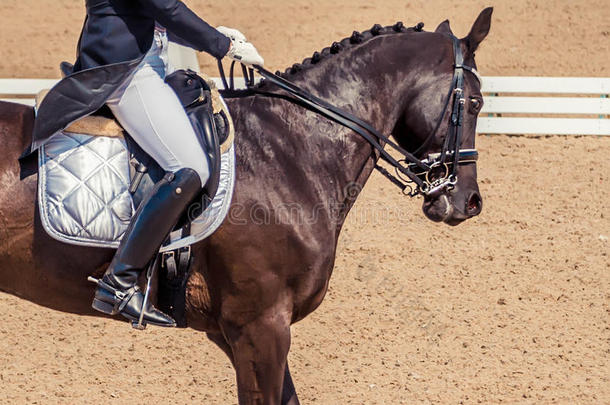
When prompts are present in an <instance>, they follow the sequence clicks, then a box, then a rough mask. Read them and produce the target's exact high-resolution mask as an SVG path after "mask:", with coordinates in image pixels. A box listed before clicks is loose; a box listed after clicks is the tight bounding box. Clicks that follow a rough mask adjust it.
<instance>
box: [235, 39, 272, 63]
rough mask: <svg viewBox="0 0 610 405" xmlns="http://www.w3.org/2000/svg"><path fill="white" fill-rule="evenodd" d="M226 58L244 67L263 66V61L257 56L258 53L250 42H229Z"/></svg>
mask: <svg viewBox="0 0 610 405" xmlns="http://www.w3.org/2000/svg"><path fill="white" fill-rule="evenodd" d="M227 56H228V57H229V58H231V59H233V60H235V61H237V62H240V63H243V64H244V65H246V66H252V65H259V66H264V64H265V60H264V59H263V57H262V56H260V55H259V53H258V51H257V50H256V48H255V47H254V45H252V44H251V43H250V42H246V41H240V40H235V41H232V42H231V49H229V52H228V53H227Z"/></svg>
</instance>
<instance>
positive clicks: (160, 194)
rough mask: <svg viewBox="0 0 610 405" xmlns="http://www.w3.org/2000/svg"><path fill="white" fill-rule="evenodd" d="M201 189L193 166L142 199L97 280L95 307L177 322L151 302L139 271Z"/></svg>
mask: <svg viewBox="0 0 610 405" xmlns="http://www.w3.org/2000/svg"><path fill="white" fill-rule="evenodd" d="M200 190H201V180H200V178H199V175H198V174H197V173H196V172H195V171H194V170H191V169H182V170H179V171H178V172H176V173H168V174H167V175H166V176H165V177H164V178H163V179H162V180H160V181H159V182H158V183H157V184H155V186H154V187H153V189H152V190H151V192H150V194H148V196H147V197H146V198H145V199H144V201H142V203H141V204H140V207H139V208H138V210H137V211H136V213H135V215H134V217H133V218H132V220H131V224H130V225H129V228H127V231H126V232H125V235H124V236H123V239H122V240H121V244H120V246H119V249H118V250H117V252H116V254H115V255H114V258H113V259H112V262H111V263H110V267H109V268H108V270H106V273H105V274H104V277H102V279H101V280H100V281H98V287H97V289H96V291H95V298H94V299H93V305H92V307H93V309H96V310H98V311H100V312H103V313H105V314H109V315H116V314H118V313H120V314H121V315H123V316H124V317H125V318H127V319H129V320H131V321H135V322H137V321H138V320H139V319H140V314H141V312H142V311H144V318H143V323H144V324H151V325H157V326H170V327H171V326H176V322H175V321H174V320H173V319H172V318H171V317H170V316H168V315H166V314H164V313H163V312H161V311H159V310H157V309H156V308H155V307H154V306H152V305H151V304H150V303H147V305H146V307H145V308H142V306H143V304H144V294H142V291H140V288H139V287H138V285H137V282H138V276H139V274H140V272H141V271H142V270H143V269H144V267H146V265H147V264H148V263H149V262H150V260H151V259H152V258H153V257H154V255H155V254H157V252H158V251H159V247H160V246H161V244H162V243H163V241H164V240H165V239H166V238H167V235H168V234H169V233H170V232H171V231H172V229H173V227H174V226H176V223H177V222H178V219H179V218H180V216H181V215H182V214H183V213H184V211H185V209H186V208H187V207H188V205H189V204H190V203H191V202H192V201H193V199H194V198H195V197H196V195H197V193H199V191H200Z"/></svg>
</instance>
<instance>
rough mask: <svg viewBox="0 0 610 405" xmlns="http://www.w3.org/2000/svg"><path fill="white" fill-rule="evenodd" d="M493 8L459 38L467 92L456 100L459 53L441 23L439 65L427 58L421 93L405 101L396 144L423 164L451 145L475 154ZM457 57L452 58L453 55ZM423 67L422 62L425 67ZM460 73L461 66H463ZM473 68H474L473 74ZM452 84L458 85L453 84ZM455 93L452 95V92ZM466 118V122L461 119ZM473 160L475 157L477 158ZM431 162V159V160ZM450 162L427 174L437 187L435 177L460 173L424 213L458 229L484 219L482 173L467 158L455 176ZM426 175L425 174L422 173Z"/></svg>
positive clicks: (427, 198) (427, 202)
mask: <svg viewBox="0 0 610 405" xmlns="http://www.w3.org/2000/svg"><path fill="white" fill-rule="evenodd" d="M492 11H493V9H492V8H488V9H485V10H483V11H482V12H481V14H480V15H479V17H478V18H477V20H476V22H475V23H474V25H473V26H472V29H471V30H470V33H469V34H468V36H466V37H465V38H462V39H460V40H457V39H455V43H456V45H455V46H459V47H460V48H461V50H460V51H458V52H460V53H461V55H462V56H463V63H462V64H463V66H465V67H466V68H465V69H464V70H463V71H462V72H461V74H462V75H463V85H462V86H461V87H462V89H463V93H462V94H461V96H460V95H456V91H455V90H456V86H455V79H456V66H455V65H456V62H455V61H456V58H457V57H458V56H457V55H455V53H456V49H457V48H455V49H454V46H453V45H452V41H454V38H455V37H454V35H453V32H452V31H451V28H450V26H449V21H448V20H447V21H445V22H443V23H441V24H440V25H439V26H438V28H437V29H436V31H435V32H434V33H425V34H426V35H436V36H440V37H441V38H440V39H439V40H438V41H435V42H434V43H440V44H441V45H442V47H443V48H442V49H443V50H442V52H441V53H440V55H439V52H438V49H434V50H431V52H432V53H431V55H436V59H434V57H432V56H431V57H432V61H433V63H434V66H433V67H432V69H431V68H430V58H425V59H427V61H426V62H425V63H426V64H423V65H422V67H421V72H422V74H421V78H420V79H419V81H420V82H422V83H424V85H421V86H418V88H417V91H415V92H412V93H411V95H410V97H409V98H408V99H407V100H405V102H404V103H405V106H404V110H403V111H402V114H401V116H400V118H399V120H398V122H397V124H396V126H395V128H394V130H393V132H392V134H393V136H394V138H395V139H396V140H397V142H398V143H399V144H400V145H401V146H402V147H404V148H405V149H407V150H408V151H410V152H412V153H413V154H414V155H415V156H417V157H418V158H420V159H425V158H427V157H429V156H433V155H435V154H438V153H439V152H440V151H441V150H443V149H444V148H445V149H447V145H449V147H448V149H449V152H452V151H453V150H455V149H458V150H467V151H471V152H474V150H475V130H476V123H477V116H478V114H479V112H480V111H481V107H482V106H483V97H482V95H481V79H480V77H479V75H478V73H477V72H476V63H475V60H474V59H475V51H476V49H477V48H478V46H479V44H480V43H481V42H482V41H483V40H484V39H485V37H486V36H487V34H488V33H489V29H490V24H491V14H492ZM452 53H453V55H452ZM422 63H423V62H422ZM458 68H459V66H458ZM470 68H473V69H472V70H470ZM450 83H454V84H453V85H451V84H450ZM449 90H450V92H449V93H448V91H449ZM460 101H461V102H462V103H463V104H462V106H461V108H462V112H461V114H459V115H458V116H456V111H457V110H456V108H458V107H460V106H459V105H457V104H456V103H460ZM460 116H461V118H460ZM455 119H458V120H460V121H461V123H460V125H461V127H462V129H461V135H460V137H459V138H460V139H459V141H458V142H459V144H458V145H457V146H454V147H453V148H452V147H451V142H453V140H451V139H448V137H450V136H452V131H454V130H455V129H454V128H452V120H455ZM473 155H474V154H473ZM430 161H432V159H430ZM447 162H448V163H447V165H445V163H443V164H442V165H441V164H438V162H437V164H436V167H435V169H434V170H432V171H430V172H429V173H427V176H428V180H429V182H431V183H433V182H434V180H435V177H440V176H449V175H450V173H454V174H455V178H454V179H453V181H452V182H451V183H453V184H450V186H449V187H442V188H439V190H438V191H437V192H434V193H429V194H425V195H424V203H423V211H424V213H425V215H426V216H427V217H428V218H429V219H431V220H432V221H435V222H445V223H447V224H449V225H457V224H459V223H461V222H462V221H464V220H466V219H468V218H471V217H474V216H476V215H478V214H480V212H481V209H482V203H483V200H482V198H481V194H480V192H479V187H478V184H477V168H476V160H475V159H471V160H468V159H463V160H462V161H461V162H460V164H458V165H456V171H455V172H453V168H452V167H451V166H452V163H451V159H450V158H449V159H447ZM422 175H424V174H422Z"/></svg>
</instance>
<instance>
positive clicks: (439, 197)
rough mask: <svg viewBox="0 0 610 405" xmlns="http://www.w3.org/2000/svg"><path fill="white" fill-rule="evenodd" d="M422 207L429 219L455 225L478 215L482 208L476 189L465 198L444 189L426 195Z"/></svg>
mask: <svg viewBox="0 0 610 405" xmlns="http://www.w3.org/2000/svg"><path fill="white" fill-rule="evenodd" d="M456 197H457V198H456ZM459 201H463V202H462V203H460V202H459ZM422 208H423V211H424V214H425V215H426V217H428V219H430V220H431V221H434V222H444V223H446V224H448V225H451V226H456V225H459V224H461V223H462V222H464V221H465V220H467V219H469V218H472V217H475V216H477V215H479V214H480V213H481V211H482V209H483V200H482V198H481V195H480V194H479V192H478V191H472V192H470V193H469V194H468V198H466V199H463V198H460V196H454V195H452V194H451V193H450V192H446V191H445V192H439V193H436V194H435V195H430V196H426V198H424V204H423V207H422Z"/></svg>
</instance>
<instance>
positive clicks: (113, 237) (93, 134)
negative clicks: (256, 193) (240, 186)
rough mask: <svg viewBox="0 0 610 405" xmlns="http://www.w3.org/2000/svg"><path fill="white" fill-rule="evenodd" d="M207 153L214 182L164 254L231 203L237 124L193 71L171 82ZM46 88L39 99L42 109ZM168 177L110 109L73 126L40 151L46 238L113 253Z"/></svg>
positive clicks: (209, 229)
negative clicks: (147, 199)
mask: <svg viewBox="0 0 610 405" xmlns="http://www.w3.org/2000/svg"><path fill="white" fill-rule="evenodd" d="M166 82H167V83H168V84H169V85H170V86H171V87H172V88H173V89H174V91H175V92H176V94H177V95H178V98H179V99H180V101H181V102H182V104H183V106H184V107H185V110H186V112H187V115H188V117H189V119H190V121H191V124H192V125H193V128H194V129H195V132H196V134H197V135H198V138H199V141H200V143H201V145H202V147H203V150H204V151H206V158H207V159H208V163H209V167H210V178H209V180H208V182H207V183H206V184H205V187H204V189H203V190H202V194H201V196H200V198H198V199H196V202H195V203H194V204H193V206H192V207H191V208H190V209H189V210H188V212H189V215H188V217H186V215H185V218H183V220H181V221H179V223H178V225H177V227H176V229H175V230H174V231H173V232H172V233H171V234H170V236H169V238H168V241H167V243H166V244H165V246H163V247H162V249H161V252H173V251H175V250H177V249H185V248H188V247H189V246H190V245H191V244H193V243H195V242H197V241H199V240H202V239H204V238H206V237H208V236H209V235H210V234H211V233H213V232H214V231H215V230H216V229H217V228H218V227H219V226H220V224H221V223H222V221H223V220H224V217H225V216H226V213H227V212H228V208H229V204H230V201H231V198H232V193H233V185H234V171H235V170H234V168H235V154H234V150H233V139H234V127H233V122H232V119H231V116H230V113H229V110H228V107H227V105H226V104H225V103H224V100H223V99H222V97H221V96H220V93H219V92H218V90H217V89H216V88H215V87H214V84H213V82H211V81H209V80H205V79H203V78H202V77H200V76H198V75H197V74H196V73H195V72H193V71H190V70H186V71H185V70H178V71H176V72H174V73H173V74H171V75H169V76H168V77H167V78H166ZM47 92H48V91H43V92H41V93H40V94H39V95H38V97H37V98H36V101H37V105H38V104H39V103H40V102H41V101H42V100H43V99H44V96H45V95H46V93H47ZM164 174H165V172H164V171H163V170H162V169H161V167H159V165H158V164H157V163H156V162H155V161H154V160H153V159H152V158H151V157H150V156H148V155H147V154H146V153H145V152H144V151H143V150H142V149H141V148H140V147H139V146H138V145H137V144H136V143H135V142H134V141H133V140H132V139H131V137H130V136H129V134H127V133H126V132H125V131H124V129H123V128H122V127H121V126H120V124H119V123H118V122H117V121H116V119H115V118H114V116H113V115H112V113H111V112H110V110H109V109H108V108H102V109H101V110H99V111H98V112H96V113H95V114H94V115H92V116H88V117H85V118H82V119H80V120H79V121H76V122H74V123H73V124H71V125H70V126H69V127H68V128H66V129H65V130H64V131H62V132H60V133H58V134H55V135H54V136H53V137H52V138H51V139H50V140H49V141H48V142H47V143H46V144H45V145H43V146H42V147H41V149H40V151H39V188H38V190H39V191H38V194H39V208H40V213H41V220H42V223H43V226H44V228H45V230H46V231H47V233H49V235H51V236H52V237H53V238H55V239H58V240H60V241H62V242H65V243H69V244H75V245H84V246H93V247H109V248H116V247H118V245H119V242H120V240H121V238H122V236H123V234H124V232H125V230H126V229H127V226H128V225H129V222H130V220H131V217H132V215H133V214H134V213H135V211H136V210H137V208H138V206H139V204H140V203H141V202H142V200H143V198H144V197H145V195H146V194H147V192H148V190H150V188H152V187H153V186H154V184H155V183H156V182H157V181H158V180H160V179H161V178H162V177H163V176H164Z"/></svg>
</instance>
